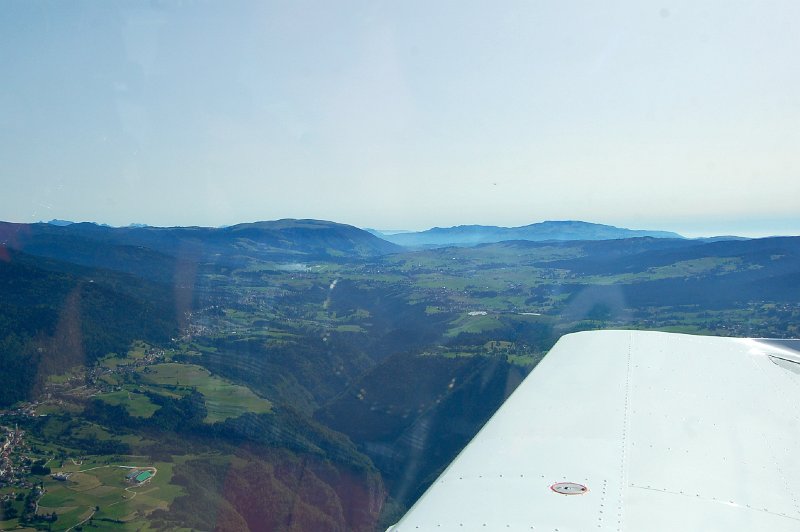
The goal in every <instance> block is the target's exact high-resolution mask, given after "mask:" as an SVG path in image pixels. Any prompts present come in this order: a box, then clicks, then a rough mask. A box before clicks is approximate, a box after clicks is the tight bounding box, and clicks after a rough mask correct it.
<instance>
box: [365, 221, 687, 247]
mask: <svg viewBox="0 0 800 532" xmlns="http://www.w3.org/2000/svg"><path fill="white" fill-rule="evenodd" d="M369 231H370V232H372V234H374V235H376V236H378V237H380V238H383V239H384V240H388V241H389V242H392V243H394V244H398V245H401V246H405V247H411V248H429V247H443V246H473V245H477V244H491V243H495V242H503V241H507V240H530V241H533V242H542V241H548V240H616V239H620V238H634V237H653V238H684V237H682V236H681V235H679V234H678V233H672V232H669V231H650V230H637V229H625V228H621V227H614V226H612V225H603V224H594V223H589V222H580V221H547V222H540V223H534V224H530V225H523V226H521V227H497V226H492V225H459V226H456V227H434V228H433V229H428V230H427V231H419V232H404V233H400V232H385V233H384V232H381V231H376V230H369Z"/></svg>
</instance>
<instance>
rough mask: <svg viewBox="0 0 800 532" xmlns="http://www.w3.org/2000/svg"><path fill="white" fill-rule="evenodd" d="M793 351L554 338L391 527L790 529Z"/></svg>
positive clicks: (686, 341) (796, 456) (799, 507)
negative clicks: (535, 364) (446, 465)
mask: <svg viewBox="0 0 800 532" xmlns="http://www.w3.org/2000/svg"><path fill="white" fill-rule="evenodd" d="M793 348H794V349H793ZM795 349H798V348H797V346H796V345H793V344H792V343H791V341H789V342H783V343H782V342H780V341H778V342H773V343H770V342H769V341H760V340H750V339H737V338H716V337H706V336H690V335H683V334H671V333H659V332H642V331H594V332H582V333H576V334H570V335H567V336H564V337H563V338H561V339H560V340H559V341H558V343H557V344H556V345H555V347H554V348H553V349H552V350H551V351H550V353H549V354H548V355H547V356H546V357H545V358H544V360H543V361H542V362H541V363H540V364H539V365H538V366H537V367H536V368H535V369H534V371H533V372H531V374H530V375H529V376H528V377H527V378H526V379H525V381H524V382H523V383H522V384H521V385H520V386H519V387H518V388H517V390H516V391H515V392H514V393H513V394H512V395H511V396H510V397H509V398H508V400H507V401H506V402H505V403H504V404H503V406H502V407H501V408H500V409H499V410H498V411H497V413H496V414H495V415H494V416H493V417H492V418H491V419H490V420H489V422H488V423H487V424H486V425H485V426H484V427H483V429H481V431H480V432H479V433H478V434H477V436H475V438H474V439H473V440H472V441H471V442H470V443H469V445H467V447H466V448H464V450H463V451H462V452H461V454H459V455H458V457H457V458H456V459H455V460H454V461H453V463H452V464H451V465H450V466H449V467H448V468H447V469H446V470H445V471H444V473H442V475H441V476H440V477H439V478H438V479H437V480H436V482H434V484H433V485H431V487H430V488H429V489H428V490H427V491H426V492H425V494H424V495H423V496H422V497H421V498H420V499H419V501H417V503H416V504H415V505H414V506H413V507H412V508H411V509H410V510H409V511H408V513H407V514H406V515H405V516H404V517H403V518H402V519H401V520H400V522H399V523H397V524H396V525H394V526H392V527H390V528H389V530H390V531H393V532H406V531H409V532H410V531H414V530H437V531H438V530H459V531H461V530H493V531H496V530H540V531H558V532H564V531H574V530H580V531H591V530H598V531H600V530H614V531H621V530H633V531H638V530H643V531H659V530H664V531H686V530H703V531H708V530H725V531H739V530H741V531H754V530H770V531H780V530H792V531H798V530H800V415H799V414H800V356H799V354H798V351H796V350H795Z"/></svg>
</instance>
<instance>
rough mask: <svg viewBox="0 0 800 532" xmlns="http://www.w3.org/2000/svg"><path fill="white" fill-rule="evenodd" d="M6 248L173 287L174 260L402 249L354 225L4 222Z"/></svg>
mask: <svg viewBox="0 0 800 532" xmlns="http://www.w3.org/2000/svg"><path fill="white" fill-rule="evenodd" d="M2 248H9V249H13V250H18V251H23V252H25V253H28V254H31V255H36V256H40V257H47V258H51V259H55V260H62V261H67V262H71V263H74V264H81V265H87V266H92V267H100V268H107V269H111V270H115V271H122V272H127V273H134V274H136V275H139V276H143V277H145V278H149V279H153V280H167V281H170V282H171V281H172V279H171V275H172V274H173V273H174V272H175V261H179V262H182V263H186V262H189V263H196V264H215V265H217V266H220V267H235V266H239V265H241V264H242V263H244V262H247V260H248V258H257V259H261V260H281V261H287V260H289V261H300V262H302V261H306V260H315V259H316V260H350V259H363V258H367V257H375V256H380V255H386V254H389V253H394V252H398V251H401V250H402V248H401V247H400V246H398V245H397V244H393V243H391V242H387V241H386V240H382V239H380V238H378V237H376V236H374V235H372V234H370V233H368V232H366V231H363V230H361V229H358V228H356V227H353V226H350V225H344V224H338V223H333V222H324V221H318V220H291V219H287V220H275V221H269V222H254V223H243V224H237V225H232V226H229V227H225V228H211V227H139V226H129V227H109V226H103V225H98V224H95V223H89V222H83V223H71V224H52V223H34V224H18V223H8V222H0V251H2ZM165 275H167V276H170V277H169V278H167V279H164V276H165Z"/></svg>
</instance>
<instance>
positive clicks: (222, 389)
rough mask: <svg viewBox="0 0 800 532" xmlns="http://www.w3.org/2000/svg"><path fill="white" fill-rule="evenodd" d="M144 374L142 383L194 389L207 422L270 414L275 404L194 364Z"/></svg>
mask: <svg viewBox="0 0 800 532" xmlns="http://www.w3.org/2000/svg"><path fill="white" fill-rule="evenodd" d="M148 369H149V371H148V372H146V373H145V372H142V373H141V375H142V377H143V381H145V382H148V383H151V384H155V385H162V386H166V385H169V386H178V387H185V388H187V389H190V388H194V389H196V390H197V391H198V392H200V393H201V394H203V396H204V397H205V399H206V408H207V409H208V415H207V416H206V418H205V422H206V423H215V422H217V421H223V420H225V419H227V418H231V417H238V416H240V415H242V414H244V413H246V412H254V413H265V412H269V411H270V409H271V407H272V404H271V403H270V402H269V401H268V400H266V399H263V398H261V397H258V396H257V395H256V394H254V393H253V392H252V391H251V390H250V389H249V388H247V387H245V386H240V385H238V384H232V383H230V382H228V381H226V380H224V379H221V378H219V377H216V376H214V375H212V374H211V373H210V372H209V371H208V370H207V369H205V368H202V367H200V366H196V365H194V364H177V363H166V364H156V365H154V366H150V367H149V368H148Z"/></svg>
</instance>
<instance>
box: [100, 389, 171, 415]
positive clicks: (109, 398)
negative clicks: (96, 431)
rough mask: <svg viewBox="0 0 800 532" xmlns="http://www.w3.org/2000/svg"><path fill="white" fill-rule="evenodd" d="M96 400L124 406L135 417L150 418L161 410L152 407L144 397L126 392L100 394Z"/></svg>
mask: <svg viewBox="0 0 800 532" xmlns="http://www.w3.org/2000/svg"><path fill="white" fill-rule="evenodd" d="M98 398H100V399H102V400H103V401H105V402H106V403H109V404H112V405H122V406H124V407H125V409H126V410H127V411H128V413H129V414H130V415H132V416H135V417H150V416H152V415H153V414H154V413H155V411H156V410H158V409H159V408H161V407H160V406H158V405H154V404H153V403H152V402H151V401H150V399H149V398H148V397H147V396H146V395H144V394H141V393H137V392H132V391H128V390H120V391H118V392H111V393H106V394H102V395H99V396H98Z"/></svg>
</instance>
